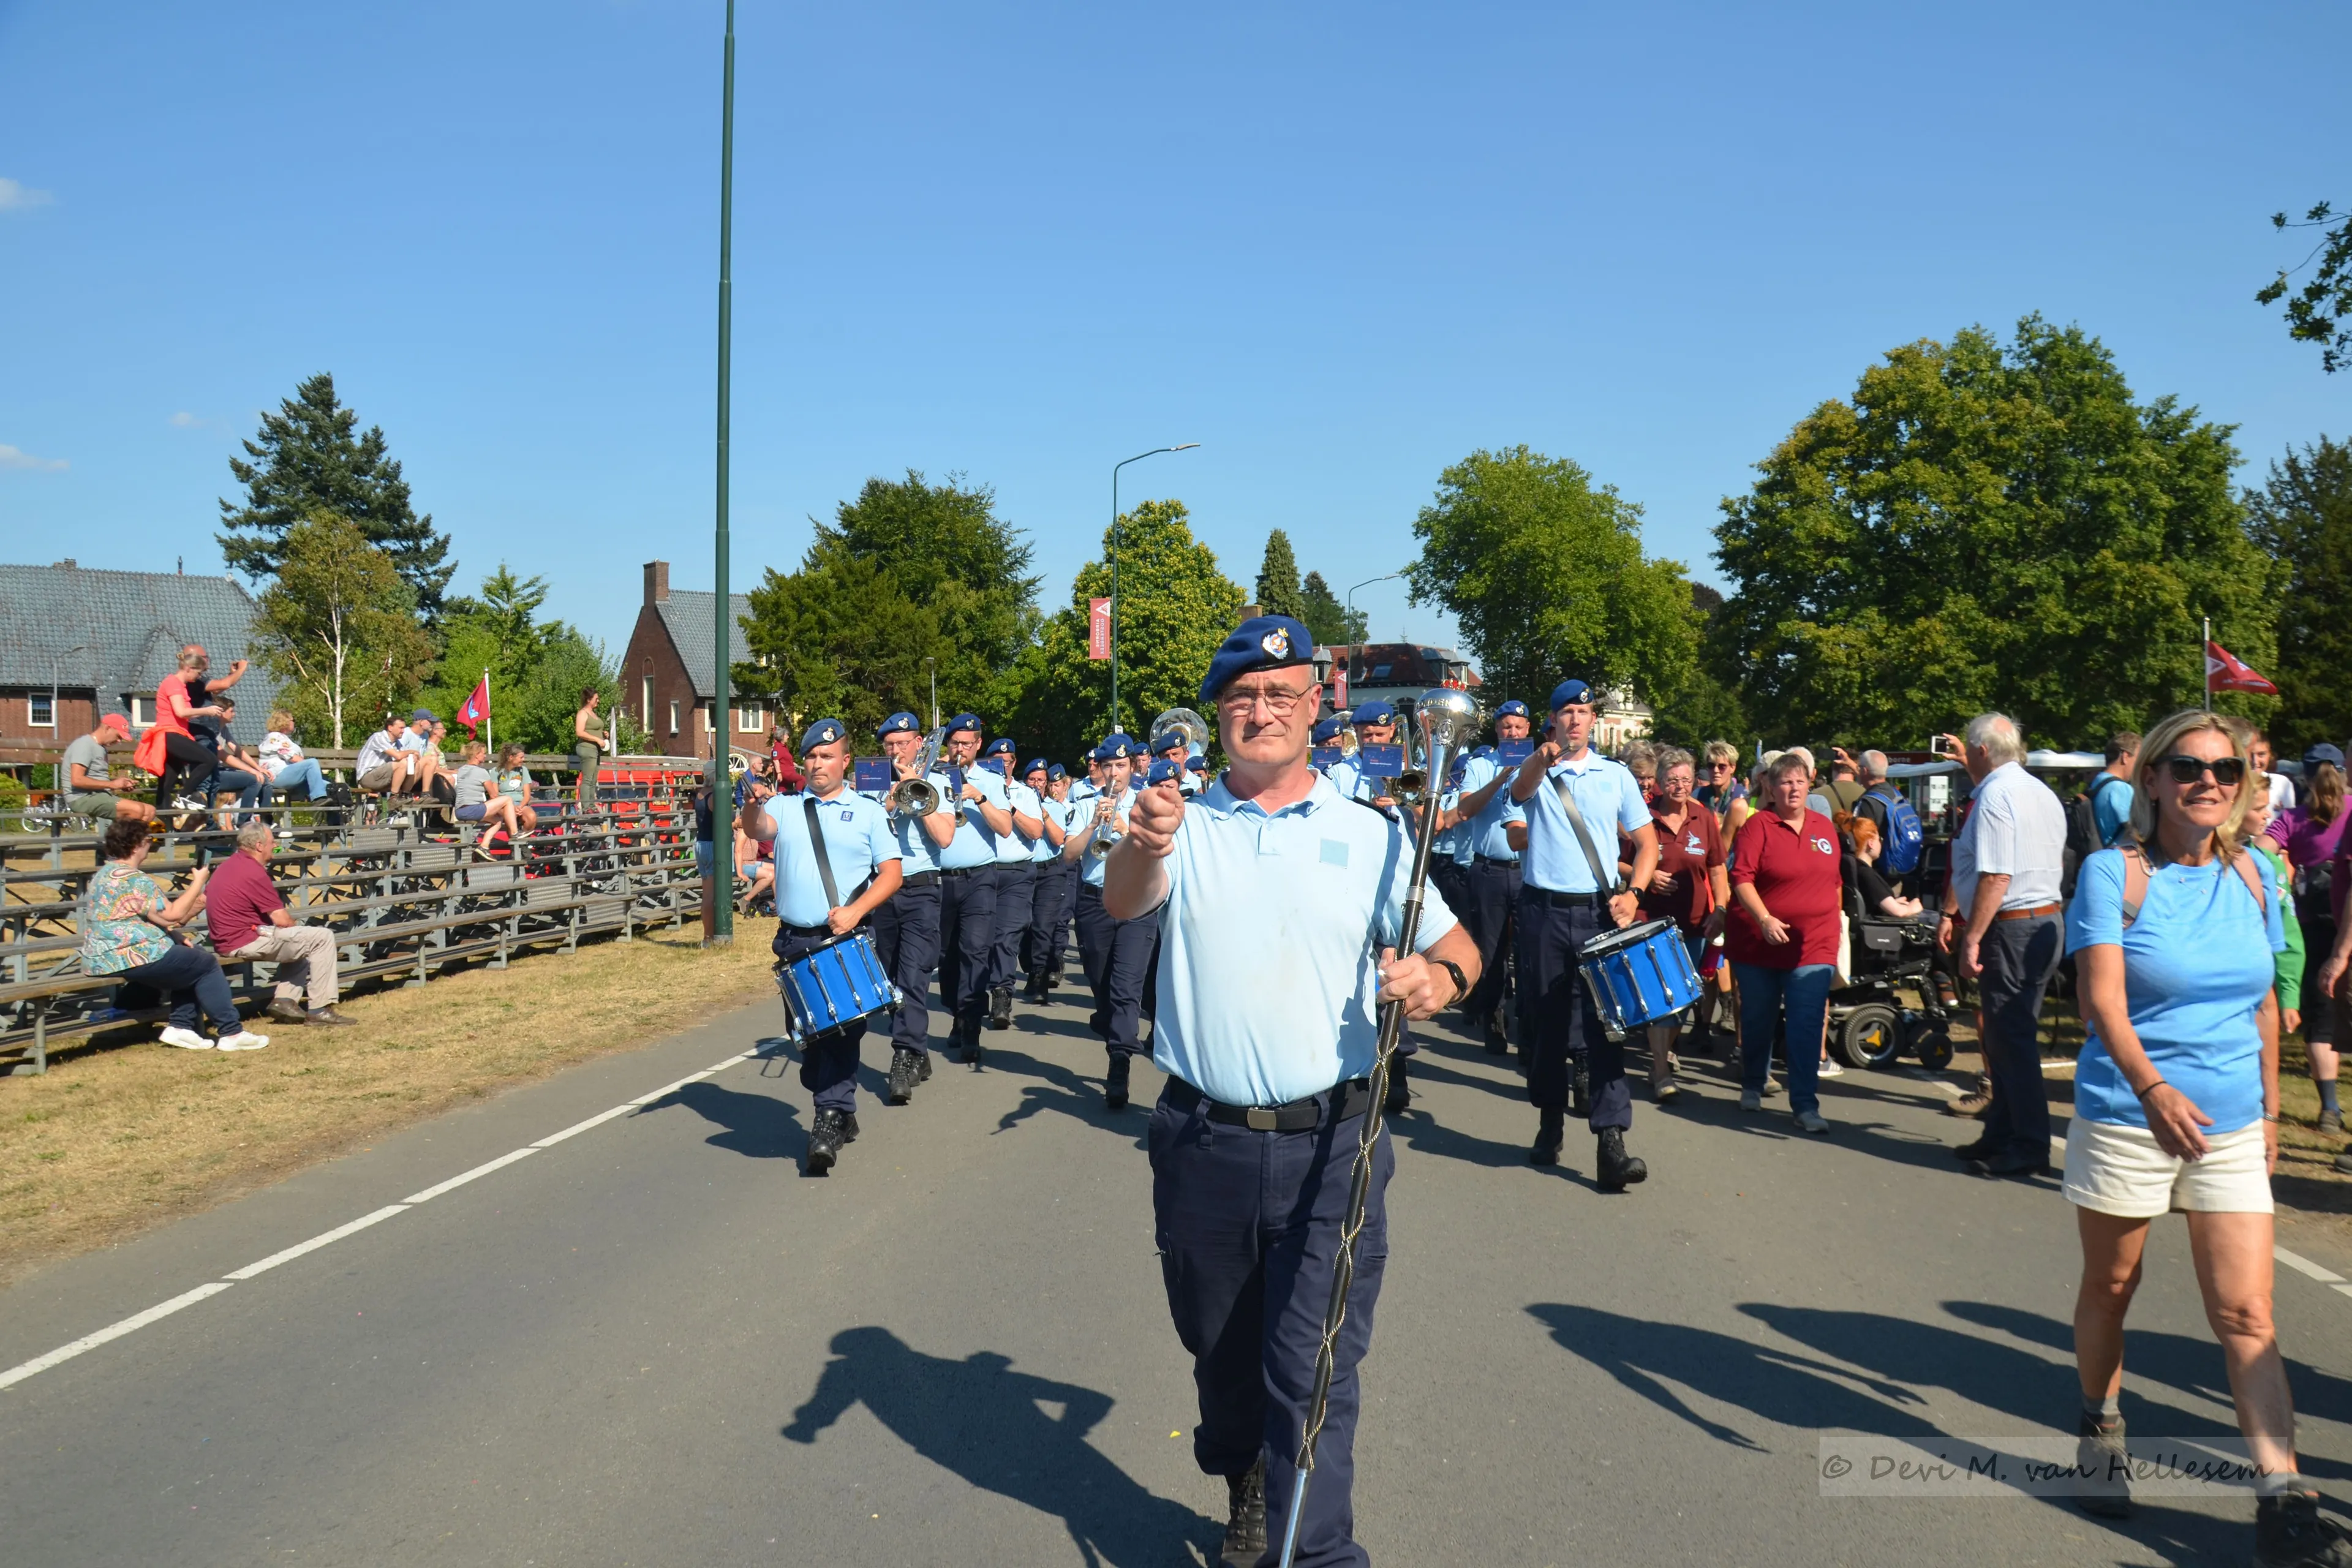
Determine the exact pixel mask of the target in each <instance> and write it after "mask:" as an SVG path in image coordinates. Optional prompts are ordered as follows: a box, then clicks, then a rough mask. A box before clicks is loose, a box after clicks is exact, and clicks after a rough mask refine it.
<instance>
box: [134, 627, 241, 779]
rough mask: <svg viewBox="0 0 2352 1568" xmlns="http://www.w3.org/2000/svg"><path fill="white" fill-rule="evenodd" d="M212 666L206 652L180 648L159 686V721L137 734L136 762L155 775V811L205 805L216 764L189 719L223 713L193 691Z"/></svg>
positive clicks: (237, 668)
mask: <svg viewBox="0 0 2352 1568" xmlns="http://www.w3.org/2000/svg"><path fill="white" fill-rule="evenodd" d="M209 665H210V661H209V660H208V659H207V658H206V657H205V650H204V649H203V648H202V647H199V646H197V645H196V644H194V643H190V644H188V645H187V646H186V647H184V648H182V649H181V650H180V660H179V667H178V668H176V669H174V670H173V672H172V673H171V674H169V675H167V676H165V677H164V678H163V679H162V680H161V681H159V682H157V684H156V687H155V722H154V723H153V724H152V725H150V726H148V730H147V733H145V734H144V735H142V736H141V737H140V738H139V750H138V752H137V753H136V754H135V757H134V760H135V761H136V762H137V763H139V765H140V766H141V767H142V768H145V769H146V770H147V771H148V772H149V773H153V774H154V775H155V809H156V810H157V811H159V812H161V811H202V810H205V805H206V802H205V796H204V795H203V794H202V793H201V792H202V791H204V790H205V789H207V788H209V787H210V786H211V784H212V776H213V769H214V768H215V766H216V765H217V763H216V761H215V758H214V756H213V753H212V752H211V750H210V749H209V748H208V747H206V746H205V744H204V742H201V741H199V740H197V739H196V737H195V734H194V731H191V730H190V729H189V728H188V722H189V721H190V720H192V719H212V718H216V717H218V716H219V713H220V710H219V709H217V708H215V707H214V706H212V705H211V703H210V702H209V701H207V700H205V699H204V698H202V697H198V696H195V695H193V694H194V693H198V692H203V691H204V690H205V669H206V668H209ZM244 666H245V661H244V660H243V659H239V660H237V662H236V665H235V666H234V667H232V668H233V669H234V671H235V674H236V675H242V674H244V673H245V668H244ZM222 684H223V685H226V684H227V682H226V681H224V682H223V683H222Z"/></svg>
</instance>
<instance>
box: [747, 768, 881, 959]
mask: <svg viewBox="0 0 2352 1568" xmlns="http://www.w3.org/2000/svg"><path fill="white" fill-rule="evenodd" d="M806 800H815V801H816V825H817V831H818V832H820V833H822V834H824V853H825V858H826V859H828V860H829V861H831V862H832V865H833V885H834V887H835V889H837V890H838V891H839V892H840V894H841V901H842V902H843V903H847V902H849V900H852V899H854V898H856V896H857V889H860V888H862V887H864V886H865V885H866V880H867V879H869V878H871V877H872V876H873V875H874V873H875V872H876V870H877V869H878V868H880V867H881V866H882V864H883V862H884V861H886V860H896V859H898V837H897V836H896V835H895V834H893V833H892V832H891V831H890V819H889V817H888V816H887V814H886V813H884V811H883V810H882V808H881V807H880V806H879V805H876V804H875V803H874V802H873V801H870V800H868V799H866V796H864V795H859V794H857V793H856V791H854V790H847V789H845V790H843V791H842V792H841V793H840V794H839V795H835V796H834V797H833V798H832V799H831V800H817V797H816V796H814V795H777V796H776V797H775V798H774V799H772V800H771V801H769V802H768V806H767V817H768V820H769V821H770V822H772V823H773V824H775V827H776V843H775V851H776V918H777V919H778V920H780V921H783V922H784V923H785V924H786V925H796V926H821V925H823V924H824V917H825V916H826V915H827V914H829V913H831V912H832V910H833V909H834V906H833V905H832V904H831V903H829V902H827V901H826V900H825V896H824V878H822V877H820V876H819V875H817V868H816V847H815V846H814V845H812V844H811V843H810V842H809V832H808V808H807V807H806V806H804V805H802V804H801V803H802V802H803V801H806Z"/></svg>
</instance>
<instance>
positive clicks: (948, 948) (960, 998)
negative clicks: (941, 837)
mask: <svg viewBox="0 0 2352 1568" xmlns="http://www.w3.org/2000/svg"><path fill="white" fill-rule="evenodd" d="M995 953H996V868H995V867H993V866H981V867H977V868H973V869H972V870H970V871H942V872H940V1006H942V1007H945V1008H946V1009H947V1010H948V1012H949V1013H950V1014H951V1015H953V1016H954V1018H955V1021H956V1023H957V1025H958V1026H961V1027H963V1028H966V1029H977V1028H979V1027H980V1022H981V1017H982V1015H983V1014H985V1013H986V1012H987V1011H988V966H989V964H990V963H993V962H994V960H995Z"/></svg>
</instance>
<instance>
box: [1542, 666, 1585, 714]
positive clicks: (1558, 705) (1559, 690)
mask: <svg viewBox="0 0 2352 1568" xmlns="http://www.w3.org/2000/svg"><path fill="white" fill-rule="evenodd" d="M1591 700H1592V688H1591V687H1590V686H1587V685H1585V684H1584V682H1582V681H1581V680H1579V679H1576V677H1574V676H1572V675H1571V676H1570V677H1569V678H1568V679H1566V680H1563V681H1561V682H1560V683H1559V685H1558V686H1555V687H1553V688H1552V689H1551V710H1552V711H1553V712H1555V713H1557V712H1559V710H1561V709H1563V708H1565V707H1567V706H1568V705H1569V704H1570V703H1571V702H1588V703H1589V702H1591Z"/></svg>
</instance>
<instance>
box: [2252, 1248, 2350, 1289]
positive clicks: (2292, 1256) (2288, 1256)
mask: <svg viewBox="0 0 2352 1568" xmlns="http://www.w3.org/2000/svg"><path fill="white" fill-rule="evenodd" d="M2271 1255H2272V1256H2273V1257H2274V1258H2277V1259H2278V1260H2279V1261H2280V1262H2281V1263H2284V1264H2285V1265H2286V1266H2287V1267H2288V1268H2292V1269H2294V1271H2295V1272H2296V1273H2298V1274H2308V1275H2310V1276H2311V1277H2312V1278H2313V1279H2316V1280H2318V1281H2319V1282H2320V1283H2321V1284H2322V1285H2338V1286H2340V1285H2342V1284H2343V1283H2344V1276H2342V1275H2341V1274H2336V1273H2333V1272H2331V1271H2329V1270H2328V1269H2325V1268H2321V1267H2320V1266H2319V1265H2318V1264H2316V1263H2314V1262H2313V1261H2312V1260H2311V1259H2310V1258H2305V1257H2303V1256H2302V1255H2301V1254H2299V1253H2294V1252H2289V1251H2288V1250H2287V1249H2286V1248H2285V1247H2272V1248H2271ZM2345 1294H2347V1295H2352V1290H2347V1291H2346V1292H2345Z"/></svg>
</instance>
